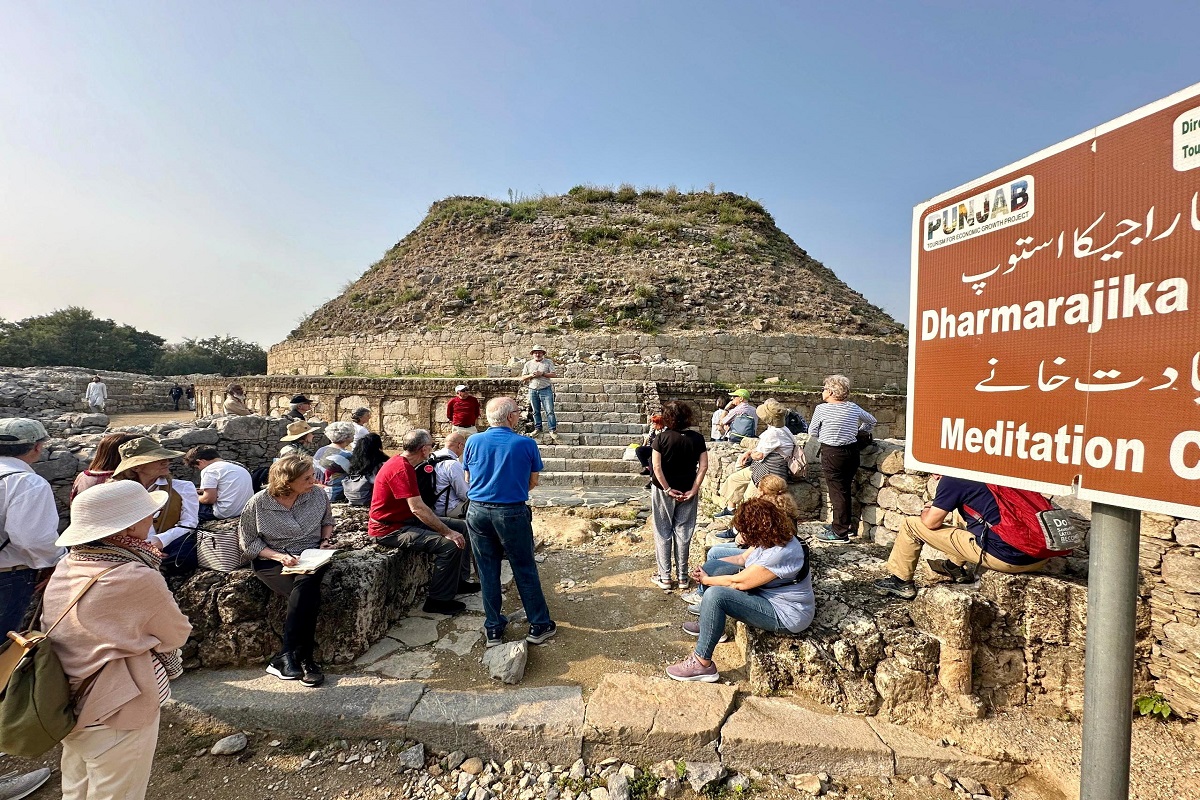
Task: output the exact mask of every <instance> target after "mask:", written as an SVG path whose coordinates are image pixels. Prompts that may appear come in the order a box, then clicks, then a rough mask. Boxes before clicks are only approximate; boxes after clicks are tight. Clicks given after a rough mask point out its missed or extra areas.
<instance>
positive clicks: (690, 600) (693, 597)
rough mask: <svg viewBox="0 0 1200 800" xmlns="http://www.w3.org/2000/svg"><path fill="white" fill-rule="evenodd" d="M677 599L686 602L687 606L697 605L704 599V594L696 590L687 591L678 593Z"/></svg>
mask: <svg viewBox="0 0 1200 800" xmlns="http://www.w3.org/2000/svg"><path fill="white" fill-rule="evenodd" d="M679 599H680V600H682V601H683V602H685V603H687V604H688V605H689V606H698V605H700V603H701V601H702V600H704V595H702V594H700V593H699V592H696V591H691V592H688V593H687V594H681V595H679Z"/></svg>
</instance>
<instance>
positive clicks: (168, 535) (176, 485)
mask: <svg viewBox="0 0 1200 800" xmlns="http://www.w3.org/2000/svg"><path fill="white" fill-rule="evenodd" d="M168 481H170V483H171V488H172V489H174V490H175V491H177V492H179V496H180V497H182V498H183V507H182V508H181V509H180V510H179V522H178V523H176V525H175V527H174V528H170V529H168V530H165V531H159V530H158V526H157V524H155V527H154V535H156V536H158V540H159V541H160V542H161V543H162V546H163V547H164V548H165V547H166V546H167V545H169V544H170V543H171V542H173V541H175V540H176V539H178V538H179V537H180V536H185V535H187V534H189V533H192V532H193V531H195V529H196V526H197V525H199V524H200V496H199V495H198V494H196V484H194V483H192V482H191V481H181V480H178V479H176V478H159V479H158V480H157V481H155V482H154V485H153V486H151V487H150V489H149V490H148V491H151V492H157V491H160V490H161V491H166V485H167V482H168Z"/></svg>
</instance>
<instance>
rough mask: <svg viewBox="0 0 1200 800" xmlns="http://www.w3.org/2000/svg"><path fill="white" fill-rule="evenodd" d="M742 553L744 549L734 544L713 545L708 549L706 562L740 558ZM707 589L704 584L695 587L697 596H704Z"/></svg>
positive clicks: (710, 573)
mask: <svg viewBox="0 0 1200 800" xmlns="http://www.w3.org/2000/svg"><path fill="white" fill-rule="evenodd" d="M744 552H746V548H744V547H738V546H737V545H736V544H714V545H713V546H712V547H710V548H708V560H709V561H720V560H721V559H722V558H729V557H730V556H740V555H741V554H742V553H744ZM705 572H708V568H707V565H706V566H705ZM708 574H709V575H712V574H714V573H712V572H709V573H708ZM721 574H722V575H723V574H725V573H721ZM707 588H708V587H707V586H705V585H704V584H700V585H699V586H697V587H696V591H697V592H698V593H699V594H704V590H705V589H707Z"/></svg>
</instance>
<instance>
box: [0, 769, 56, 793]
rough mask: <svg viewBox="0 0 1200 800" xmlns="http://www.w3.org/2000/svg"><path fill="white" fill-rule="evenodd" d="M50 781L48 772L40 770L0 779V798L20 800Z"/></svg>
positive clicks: (14, 774)
mask: <svg viewBox="0 0 1200 800" xmlns="http://www.w3.org/2000/svg"><path fill="white" fill-rule="evenodd" d="M48 780H50V770H48V769H46V768H45V767H43V768H42V769H37V770H34V771H33V772H27V773H25V774H24V775H17V774H16V773H13V774H9V775H5V776H3V777H0V798H3V800H21V798H22V797H28V796H29V795H31V794H33V793H34V792H36V791H37V790H38V789H40V788H42V784H44V783H45V782H46V781H48Z"/></svg>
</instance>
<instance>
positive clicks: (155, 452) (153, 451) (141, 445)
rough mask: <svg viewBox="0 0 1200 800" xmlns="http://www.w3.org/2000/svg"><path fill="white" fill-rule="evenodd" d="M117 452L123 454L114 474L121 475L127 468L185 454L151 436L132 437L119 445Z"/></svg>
mask: <svg viewBox="0 0 1200 800" xmlns="http://www.w3.org/2000/svg"><path fill="white" fill-rule="evenodd" d="M117 452H118V453H120V454H121V463H120V464H117V468H116V469H115V470H113V475H120V474H121V473H122V472H125V471H126V470H130V469H133V468H134V467H140V466H141V465H142V464H152V463H154V462H155V461H166V460H169V459H172V458H180V457H182V456H183V453H181V452H179V451H178V450H168V449H167V448H165V447H163V446H162V445H161V444H159V443H158V440H157V439H154V438H153V437H150V436H139V437H138V438H136V439H130V440H129V441H128V442H125V444H123V445H121V446H120V447H118V448H117Z"/></svg>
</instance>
